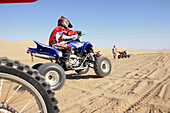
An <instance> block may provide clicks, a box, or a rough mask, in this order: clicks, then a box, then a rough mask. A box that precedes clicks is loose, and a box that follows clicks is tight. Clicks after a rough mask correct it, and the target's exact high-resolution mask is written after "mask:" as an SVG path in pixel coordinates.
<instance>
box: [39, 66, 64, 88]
mask: <svg viewBox="0 0 170 113" xmlns="http://www.w3.org/2000/svg"><path fill="white" fill-rule="evenodd" d="M38 71H39V73H40V74H41V75H43V76H44V77H45V81H46V82H47V83H49V84H50V86H51V89H53V90H59V89H61V88H62V87H63V85H64V83H65V80H66V75H65V72H64V70H63V68H62V67H61V66H60V65H59V64H56V63H45V64H43V65H41V66H40V67H39V68H38Z"/></svg>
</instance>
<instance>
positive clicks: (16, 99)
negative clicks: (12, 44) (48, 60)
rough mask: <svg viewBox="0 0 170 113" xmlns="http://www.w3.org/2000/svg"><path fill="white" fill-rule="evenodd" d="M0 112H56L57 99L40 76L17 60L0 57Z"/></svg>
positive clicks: (57, 110)
mask: <svg viewBox="0 0 170 113" xmlns="http://www.w3.org/2000/svg"><path fill="white" fill-rule="evenodd" d="M0 112H3V113H23V112H24V113H33V112H34V113H35V112H41V113H57V112H59V109H58V107H57V101H56V99H55V97H54V92H53V91H52V90H51V89H50V86H49V84H47V83H46V82H45V80H44V78H43V77H42V76H40V75H39V73H38V72H37V71H35V70H33V69H31V68H30V67H29V66H28V65H24V64H22V63H20V62H19V61H13V60H9V59H7V58H0Z"/></svg>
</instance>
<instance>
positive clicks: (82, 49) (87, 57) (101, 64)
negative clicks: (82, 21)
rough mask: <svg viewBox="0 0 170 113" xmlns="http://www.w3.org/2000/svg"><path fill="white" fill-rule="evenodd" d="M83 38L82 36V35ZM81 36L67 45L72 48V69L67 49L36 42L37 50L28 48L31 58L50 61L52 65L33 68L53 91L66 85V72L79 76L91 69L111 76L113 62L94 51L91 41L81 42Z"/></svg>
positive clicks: (101, 74)
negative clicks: (67, 63)
mask: <svg viewBox="0 0 170 113" xmlns="http://www.w3.org/2000/svg"><path fill="white" fill-rule="evenodd" d="M81 36H82V35H81ZM81 36H80V35H79V36H77V37H76V38H73V39H72V40H71V41H69V42H67V44H69V45H71V46H72V53H71V56H70V61H69V62H70V63H71V64H72V66H71V67H69V68H68V67H67V66H66V63H65V58H64V54H65V49H64V48H62V47H61V46H60V47H55V48H54V47H51V46H48V45H45V44H42V43H40V42H37V41H34V42H35V43H36V45H37V48H31V47H28V51H27V53H30V54H31V56H35V57H39V58H43V59H47V60H50V61H51V62H50V63H44V64H43V63H38V64H35V65H34V66H33V67H32V68H34V69H37V70H38V71H39V73H40V74H41V75H43V76H44V77H45V80H46V82H48V83H49V84H50V85H51V88H52V89H53V90H59V89H61V88H62V86H63V85H64V83H65V79H66V75H65V72H64V71H67V70H75V72H76V73H78V74H85V73H87V72H88V71H89V67H91V68H93V69H94V71H95V73H96V75H97V76H99V77H105V76H108V75H109V74H110V71H111V62H110V60H109V59H108V58H107V57H104V56H102V55H101V54H100V53H99V52H96V53H95V52H94V51H93V45H92V44H91V43H90V42H89V41H80V37H81Z"/></svg>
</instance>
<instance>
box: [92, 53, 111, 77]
mask: <svg viewBox="0 0 170 113" xmlns="http://www.w3.org/2000/svg"><path fill="white" fill-rule="evenodd" d="M111 68H112V66H111V62H110V60H109V59H108V58H107V57H104V56H100V57H96V58H95V62H94V71H95V73H96V74H97V75H98V76H100V77H106V76H108V75H109V74H110V72H111Z"/></svg>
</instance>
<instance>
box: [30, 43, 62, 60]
mask: <svg viewBox="0 0 170 113" xmlns="http://www.w3.org/2000/svg"><path fill="white" fill-rule="evenodd" d="M34 42H35V43H36V45H37V48H30V47H28V49H29V50H31V52H33V53H39V54H45V55H49V56H55V57H56V56H57V57H58V58H59V60H60V56H59V52H58V51H57V50H56V49H55V48H54V47H51V46H48V45H45V44H42V43H40V42H38V41H35V40H34Z"/></svg>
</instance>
